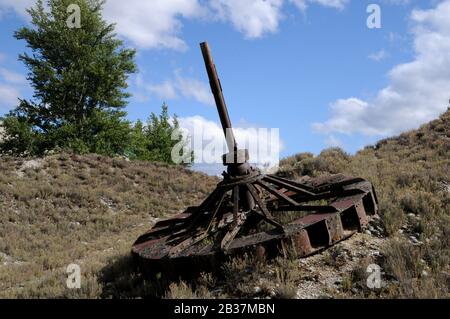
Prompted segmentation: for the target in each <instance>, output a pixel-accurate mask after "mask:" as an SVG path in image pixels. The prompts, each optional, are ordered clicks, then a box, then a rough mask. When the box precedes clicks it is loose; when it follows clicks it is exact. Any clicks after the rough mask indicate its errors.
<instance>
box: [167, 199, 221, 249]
mask: <svg viewBox="0 0 450 319" xmlns="http://www.w3.org/2000/svg"><path fill="white" fill-rule="evenodd" d="M225 196H226V193H225V192H222V193H221V196H220V199H219V201H218V203H217V205H216V207H215V210H214V212H213V214H212V216H211V217H210V224H209V225H211V222H212V221H213V218H214V217H215V216H216V214H217V212H218V211H219V209H220V207H221V206H222V203H223V200H224V199H225ZM200 216H201V217H205V215H203V214H199V215H197V216H196V217H197V218H196V219H195V222H197V221H198V220H199V217H200ZM197 225H198V223H194V222H193V223H192V224H190V225H189V227H187V228H186V229H183V230H181V231H179V232H178V233H174V234H173V235H172V238H173V240H174V241H176V239H177V238H179V237H180V236H183V235H186V234H188V233H189V232H190V231H192V230H193V229H194V228H195V227H197Z"/></svg>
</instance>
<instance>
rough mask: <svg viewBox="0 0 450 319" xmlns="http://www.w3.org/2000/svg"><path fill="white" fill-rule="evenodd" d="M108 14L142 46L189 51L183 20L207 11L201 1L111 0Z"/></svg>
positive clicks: (123, 34)
mask: <svg viewBox="0 0 450 319" xmlns="http://www.w3.org/2000/svg"><path fill="white" fill-rule="evenodd" d="M104 14H105V17H106V18H107V19H108V20H110V21H114V22H115V23H117V27H116V31H117V32H118V33H119V34H120V35H122V36H124V37H125V38H127V39H129V40H131V41H132V42H133V43H134V44H135V45H137V46H139V47H141V48H168V49H175V50H185V49H186V47H187V46H186V43H185V42H184V40H183V39H181V37H180V32H181V29H182V26H183V23H182V19H194V18H200V17H202V16H204V15H205V14H206V11H205V8H204V7H202V6H201V5H200V3H199V1H198V0H152V1H142V0H127V1H125V2H124V1H122V0H109V1H107V2H106V5H105V11H104Z"/></svg>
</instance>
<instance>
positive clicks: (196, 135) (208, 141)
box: [179, 116, 283, 167]
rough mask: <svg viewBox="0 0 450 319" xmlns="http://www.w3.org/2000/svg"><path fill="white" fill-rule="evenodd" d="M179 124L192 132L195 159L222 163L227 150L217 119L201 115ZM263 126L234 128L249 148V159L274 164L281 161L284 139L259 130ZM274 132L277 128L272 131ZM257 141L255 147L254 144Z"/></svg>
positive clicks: (261, 164)
mask: <svg viewBox="0 0 450 319" xmlns="http://www.w3.org/2000/svg"><path fill="white" fill-rule="evenodd" d="M179 123H180V127H181V128H182V130H183V131H184V132H185V133H186V134H188V135H189V136H190V140H191V142H192V144H193V145H192V148H193V150H194V153H195V154H196V160H195V162H196V163H201V164H216V163H219V164H220V163H222V155H223V154H225V153H226V152H228V151H227V147H226V142H225V137H224V133H223V130H222V127H221V126H220V125H219V124H217V123H216V122H213V121H209V120H207V119H205V118H203V117H202V116H192V117H183V118H179ZM261 131H264V129H261V128H240V127H237V128H235V129H234V133H235V137H236V141H237V143H238V146H239V147H240V148H248V149H249V153H250V162H252V163H254V164H257V165H258V166H260V167H262V166H265V165H268V166H269V167H274V166H277V165H278V162H279V152H280V151H282V150H283V142H282V141H281V139H280V138H279V135H277V134H274V135H271V132H272V131H269V130H268V134H258V133H261ZM273 132H275V131H273ZM255 145H256V147H254V146H255Z"/></svg>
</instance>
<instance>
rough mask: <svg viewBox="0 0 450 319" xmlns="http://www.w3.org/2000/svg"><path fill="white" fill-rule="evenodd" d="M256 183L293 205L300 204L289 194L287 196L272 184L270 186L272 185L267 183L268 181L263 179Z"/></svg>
mask: <svg viewBox="0 0 450 319" xmlns="http://www.w3.org/2000/svg"><path fill="white" fill-rule="evenodd" d="M256 184H257V185H259V186H261V187H262V188H264V189H265V190H267V191H268V192H269V193H271V194H273V195H275V196H276V197H278V198H280V199H282V200H284V201H286V202H288V203H289V204H291V205H294V206H298V205H299V203H297V202H296V201H295V200H293V199H292V198H290V197H289V196H286V195H285V194H284V193H282V192H280V191H278V190H276V189H275V188H273V187H272V186H270V185H268V184H266V183H264V182H262V181H259V182H256Z"/></svg>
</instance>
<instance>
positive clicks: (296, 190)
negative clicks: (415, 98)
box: [263, 176, 316, 197]
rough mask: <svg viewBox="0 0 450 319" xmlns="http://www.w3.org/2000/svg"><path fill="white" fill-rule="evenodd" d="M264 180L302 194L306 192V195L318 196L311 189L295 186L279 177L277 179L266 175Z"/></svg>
mask: <svg viewBox="0 0 450 319" xmlns="http://www.w3.org/2000/svg"><path fill="white" fill-rule="evenodd" d="M263 180H265V181H267V182H269V183H272V184H275V185H277V186H281V187H284V188H286V189H289V190H292V191H295V192H297V193H300V194H305V195H308V196H312V197H314V196H316V194H315V193H313V192H310V191H308V190H305V189H302V188H300V187H298V186H295V185H292V184H289V183H286V182H283V181H281V180H279V179H276V178H274V177H270V176H264V178H263Z"/></svg>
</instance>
